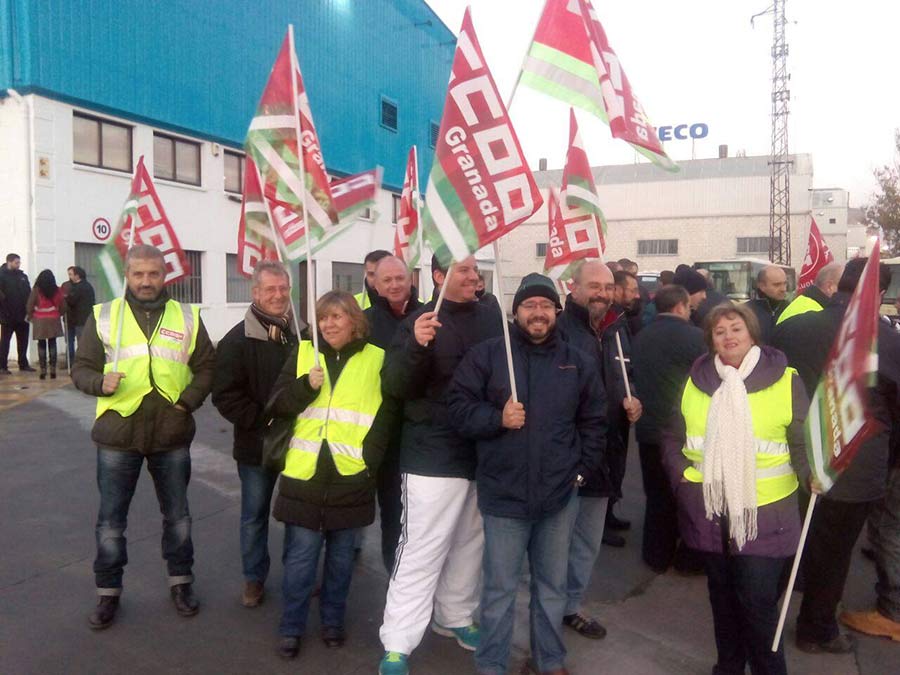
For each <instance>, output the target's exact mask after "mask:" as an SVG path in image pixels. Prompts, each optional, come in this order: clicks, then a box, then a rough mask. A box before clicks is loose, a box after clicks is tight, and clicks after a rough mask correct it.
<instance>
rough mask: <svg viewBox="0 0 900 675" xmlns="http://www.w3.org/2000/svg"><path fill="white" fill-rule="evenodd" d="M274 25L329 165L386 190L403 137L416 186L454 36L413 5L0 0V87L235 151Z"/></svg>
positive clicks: (269, 56)
mask: <svg viewBox="0 0 900 675" xmlns="http://www.w3.org/2000/svg"><path fill="white" fill-rule="evenodd" d="M288 23H293V24H294V30H295V35H296V41H297V53H298V56H299V59H300V68H301V70H302V72H303V78H304V81H305V83H306V87H307V90H308V92H309V97H310V103H311V106H312V111H313V117H314V119H315V123H316V127H317V129H318V131H319V136H320V139H321V142H322V149H323V152H324V155H325V161H326V163H327V164H328V167H329V169H331V170H332V171H335V172H340V173H355V172H358V171H363V170H365V169H368V168H371V167H372V166H373V165H375V164H381V165H382V166H383V167H384V170H385V174H384V182H385V184H386V186H392V187H398V186H400V185H401V184H402V182H403V171H404V168H405V160H406V153H407V152H408V150H409V147H410V146H411V145H412V144H413V143H415V144H417V145H418V147H419V171H420V174H421V176H422V182H423V183H424V182H425V176H426V175H427V171H428V170H429V169H430V167H431V159H432V151H431V148H430V147H429V145H428V134H429V123H430V122H431V121H432V120H433V121H435V122H439V121H440V116H441V112H442V109H443V103H444V93H445V90H446V85H447V79H448V76H449V72H450V64H451V60H452V58H453V50H454V47H455V39H454V35H453V34H452V33H451V32H450V31H449V30H448V29H447V27H446V26H444V25H443V24H442V23H441V21H440V20H439V19H438V18H437V17H436V16H435V15H434V13H433V12H432V11H431V10H430V8H429V7H428V6H427V5H426V4H425V2H424V1H423V0H291V1H288V0H257V1H253V2H250V1H245V0H215V1H214V0H0V91H2V90H4V89H7V88H10V87H12V88H16V89H17V90H18V91H19V92H20V93H26V92H37V93H41V94H44V95H47V96H50V97H52V98H57V99H60V100H65V101H69V102H72V103H75V104H79V105H83V106H85V107H88V108H91V109H95V110H100V111H108V112H110V113H114V114H118V115H122V116H124V117H128V118H130V119H134V120H136V121H142V122H148V123H150V124H154V125H157V126H161V127H165V128H169V129H173V130H176V131H182V132H185V133H187V134H191V135H196V136H200V137H203V138H208V139H210V140H215V141H219V142H222V143H225V144H229V145H234V146H240V145H241V144H242V143H243V139H244V135H245V133H246V130H247V125H248V124H249V122H250V118H251V117H252V115H253V112H254V110H255V108H256V103H257V101H258V99H259V95H260V92H261V91H262V88H263V86H264V84H265V81H266V77H267V76H268V73H269V69H270V68H271V66H272V62H273V60H274V59H275V55H276V54H277V52H278V48H279V46H280V44H281V40H282V38H283V37H284V34H285V31H286V29H287V24H288ZM417 24H418V25H417ZM382 95H384V96H386V97H388V98H390V99H391V100H393V101H395V102H396V103H397V105H398V110H399V114H398V131H397V132H392V131H389V130H387V129H385V128H383V127H382V126H381V125H380V124H379V120H380V117H379V116H380V111H381V108H380V98H381V96H382Z"/></svg>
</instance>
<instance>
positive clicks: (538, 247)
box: [534, 243, 547, 258]
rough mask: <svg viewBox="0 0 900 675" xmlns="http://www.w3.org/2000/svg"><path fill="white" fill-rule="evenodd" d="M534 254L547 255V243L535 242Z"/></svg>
mask: <svg viewBox="0 0 900 675" xmlns="http://www.w3.org/2000/svg"><path fill="white" fill-rule="evenodd" d="M534 255H535V257H537V258H546V257H547V244H546V243H538V244H535V246H534Z"/></svg>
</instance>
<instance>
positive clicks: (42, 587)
mask: <svg viewBox="0 0 900 675" xmlns="http://www.w3.org/2000/svg"><path fill="white" fill-rule="evenodd" d="M3 386H4V385H3V382H2V381H0V388H2V387H3ZM92 421H93V401H92V400H91V399H89V398H88V397H85V396H82V395H81V394H79V393H78V392H76V391H75V390H74V389H73V388H72V387H71V386H67V387H64V388H61V389H57V390H55V391H49V392H46V393H44V394H42V395H41V396H40V397H38V398H35V399H32V400H30V401H28V402H26V403H23V404H21V405H18V406H15V407H13V408H10V409H7V410H3V411H0V494H2V496H3V497H2V500H0V543H2V553H0V673H3V674H5V675H7V674H18V673H42V674H43V673H117V674H119V673H123V672H127V673H128V674H129V675H138V674H143V673H160V672H167V673H247V672H260V671H262V672H275V673H278V672H284V673H288V672H291V673H296V672H302V673H328V674H329V675H351V674H356V673H374V672H375V671H376V664H377V662H378V659H379V658H380V655H381V646H380V643H379V641H378V626H379V624H380V619H381V612H382V608H383V603H384V591H385V588H386V583H387V581H386V577H385V573H384V571H383V569H382V568H381V564H380V549H379V541H378V532H377V530H374V529H370V530H369V531H368V532H367V539H366V544H365V546H364V550H363V553H362V556H361V558H360V561H359V564H358V567H357V570H356V573H355V575H354V578H353V586H352V589H351V595H350V609H349V611H348V616H347V630H348V633H349V640H348V643H347V645H346V646H345V648H343V649H341V650H337V651H329V650H326V649H325V648H324V646H322V644H321V642H320V641H319V640H318V638H317V637H316V636H317V632H318V618H317V616H315V607H316V605H315V603H313V606H312V608H313V612H311V617H310V632H309V637H308V638H307V640H306V641H305V642H304V645H303V648H302V652H301V655H300V657H299V659H298V660H297V661H296V662H294V663H285V662H283V661H281V660H280V659H279V658H278V657H277V656H276V654H275V652H274V647H275V643H276V628H277V622H278V613H279V605H280V600H279V595H278V589H279V587H280V582H281V566H280V563H278V562H277V561H278V560H279V556H280V549H281V546H280V541H279V539H280V533H281V528H280V526H278V525H277V524H276V525H274V527H273V529H274V533H275V537H274V540H273V542H272V545H271V549H272V556H273V560H275V561H276V562H274V563H273V570H272V575H271V579H270V581H269V585H268V587H269V593H270V595H269V598H268V600H267V602H266V604H265V605H264V606H263V607H261V608H259V609H257V610H247V609H244V608H243V607H241V606H240V603H239V600H238V596H239V588H240V583H241V574H240V558H239V553H238V517H239V483H238V480H237V476H236V472H235V467H234V463H233V461H232V459H231V454H230V427H229V426H228V424H227V423H226V422H224V421H223V420H222V418H220V417H219V416H218V414H217V413H216V412H215V410H214V409H213V408H212V407H211V406H208V405H207V406H204V408H203V409H202V410H201V412H200V413H199V414H198V435H197V441H196V442H195V444H194V447H193V452H192V456H193V476H192V482H191V488H190V500H191V511H192V513H193V517H194V542H195V548H196V557H197V562H196V567H195V574H196V577H197V583H196V586H197V591H198V594H199V596H200V598H201V601H202V603H203V606H202V609H201V612H200V614H199V615H198V616H197V617H195V618H192V619H182V618H180V617H178V616H177V615H176V614H175V611H174V609H173V608H172V607H171V604H170V601H169V599H168V595H167V589H166V580H165V576H166V575H165V565H164V563H163V562H162V560H161V559H160V553H159V540H160V532H161V529H160V517H159V514H158V507H157V504H156V501H155V496H154V494H153V489H152V483H151V482H150V480H149V475H145V476H143V477H142V478H141V481H140V483H139V487H138V491H137V494H136V496H135V500H134V503H133V504H132V508H131V521H130V523H129V528H128V540H129V541H128V544H129V549H128V551H129V558H130V562H129V564H128V567H127V571H126V579H125V584H126V589H125V595H124V596H123V600H122V608H121V610H120V612H119V617H118V619H117V622H116V624H115V625H113V626H112V627H111V628H110V629H109V630H107V631H103V632H101V633H93V632H92V631H90V630H89V629H88V627H87V622H86V617H87V615H88V614H89V613H90V610H91V608H92V605H93V602H94V591H93V575H92V573H91V562H92V560H93V556H94V543H93V526H94V519H95V517H96V508H97V493H96V487H95V459H94V449H93V447H92V445H91V443H90V438H89V430H90V426H91V424H92ZM634 454H635V453H632V459H634V456H633V455H634ZM627 482H628V486H627V488H626V489H627V492H628V495H627V498H626V500H625V502H624V503H623V513H624V514H625V515H626V516H628V517H630V518H632V520H633V521H634V522H635V523H637V520H638V516H639V515H640V513H641V511H642V508H643V506H642V504H643V496H642V492H641V488H640V480H639V475H638V467H637V464H636V462H632V464H631V466H630V467H629V476H628V479H627ZM628 537H629V540H630V541H629V546H628V547H626V548H625V549H624V550H612V549H609V548H606V547H605V548H604V549H603V552H602V554H601V560H600V561H599V562H598V566H597V570H596V573H595V577H594V582H593V585H592V587H591V589H590V597H589V602H588V610H589V611H591V612H593V613H595V614H596V615H597V616H599V617H600V619H601V621H602V622H603V623H604V624H605V625H606V626H607V627H608V629H609V635H608V636H607V638H606V639H605V640H603V641H600V642H593V641H589V640H585V639H583V638H580V637H579V636H577V635H574V634H572V633H569V635H568V638H567V643H568V646H569V650H570V667H571V670H572V672H573V673H575V674H576V675H588V674H595V673H616V674H617V675H630V674H634V675H652V674H656V673H659V674H667V675H682V674H683V675H688V674H691V675H693V674H701V673H709V672H710V670H711V667H712V663H713V661H714V658H715V648H714V645H713V639H712V620H711V616H710V610H709V605H708V602H707V595H706V588H705V583H704V580H703V579H702V578H683V577H680V576H677V575H675V574H672V573H669V574H665V575H662V576H655V575H653V574H652V573H651V572H650V571H649V570H648V569H647V568H646V567H644V566H643V565H642V564H641V562H640V560H639V556H638V548H637V545H636V543H637V542H639V541H640V531H639V529H638V530H637V531H634V532H631V533H629V535H628ZM873 584H874V571H873V569H872V568H871V565H870V564H869V563H867V562H866V561H865V560H864V559H863V558H862V557H860V556H857V557H856V558H855V559H854V566H853V572H852V578H851V581H850V583H849V585H848V589H847V593H846V596H845V601H846V602H847V604H848V605H849V606H851V607H853V608H858V607H864V606H866V605H868V604H870V603H872V601H873V591H872V586H873ZM795 597H797V596H795ZM795 613H796V607H795V608H794V614H795ZM517 616H518V618H517V629H516V645H517V649H516V653H515V663H514V665H515V667H516V668H518V666H519V664H521V662H522V659H523V658H524V654H525V652H524V651H523V650H524V648H525V647H526V646H527V624H526V621H527V593H526V592H525V590H524V588H523V592H522V593H521V594H520V598H519V607H518V613H517ZM792 626H793V622H790V628H789V629H788V632H787V638H788V641H787V644H788V665H789V668H790V671H791V672H792V673H809V674H814V675H832V674H833V675H845V674H856V673H862V674H864V675H883V674H885V673H897V672H900V668H898V666H897V664H898V663H900V647H898V646H896V645H892V644H891V643H888V642H885V641H881V640H874V639H869V638H863V639H862V640H861V641H860V645H859V648H858V650H857V653H856V654H855V655H850V656H842V657H833V656H808V655H805V654H801V653H798V652H797V651H796V650H795V649H794V648H793V644H792V640H793V627H792ZM411 665H412V669H413V672H414V673H416V674H420V675H425V674H429V675H450V674H456V673H469V672H473V666H472V659H471V656H470V655H469V654H468V653H466V652H463V651H462V650H460V649H459V648H458V647H456V646H455V644H454V643H452V642H451V641H449V640H446V639H444V638H440V637H438V636H435V635H431V634H430V633H429V634H428V635H427V636H426V638H425V641H424V643H423V645H422V646H421V647H420V649H419V650H417V651H416V653H415V654H414V656H413V657H412V659H411Z"/></svg>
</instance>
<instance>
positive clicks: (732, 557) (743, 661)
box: [663, 305, 809, 675]
mask: <svg viewBox="0 0 900 675" xmlns="http://www.w3.org/2000/svg"><path fill="white" fill-rule="evenodd" d="M704 333H705V337H706V343H707V346H708V347H709V354H706V355H705V356H702V357H700V358H699V359H698V360H697V361H696V362H695V363H694V365H693V367H692V368H691V373H690V377H689V379H688V381H687V383H686V385H685V389H684V393H683V394H682V398H681V402H680V407H679V410H678V414H677V415H675V416H674V418H673V425H672V428H671V429H670V430H669V433H668V434H667V435H666V438H665V440H664V447H663V455H664V457H663V461H664V464H665V465H666V469H667V471H668V473H669V477H670V480H671V482H672V485H673V490H674V492H675V495H676V499H677V502H678V520H679V529H680V531H681V536H682V539H683V540H684V542H685V544H686V545H687V546H688V547H689V548H692V549H694V550H697V551H700V552H702V553H703V555H704V561H705V568H706V574H707V578H708V585H709V600H710V605H711V606H712V613H713V626H714V630H715V638H716V648H717V650H718V662H717V664H716V666H715V667H714V669H713V673H714V674H717V675H726V674H731V673H744V669H745V667H746V665H747V663H748V662H749V664H750V668H751V671H752V672H753V673H754V675H763V674H764V675H780V674H783V673H786V672H787V667H786V665H785V660H784V652H783V648H781V647H779V650H778V652H774V653H773V652H772V651H771V644H772V638H773V636H774V634H775V627H776V625H777V622H778V599H779V597H780V596H781V593H782V591H783V590H784V580H785V577H786V574H785V571H786V569H787V568H788V564H789V562H790V559H791V557H792V556H793V555H794V553H795V552H796V550H797V543H798V541H799V538H800V516H799V511H798V508H797V487H798V476H799V479H800V480H803V481H808V480H809V468H808V465H807V462H806V449H805V441H804V433H803V422H804V420H805V418H806V413H807V410H808V408H809V401H808V399H807V396H806V392H805V390H804V387H803V384H802V382H801V380H800V378H799V376H798V375H797V373H796V371H795V370H794V369H792V368H789V367H788V365H787V359H786V357H785V356H784V354H782V353H781V352H779V351H778V350H776V349H772V348H770V347H760V346H759V345H760V333H759V325H758V323H757V321H756V317H755V316H754V315H753V313H752V312H751V311H749V310H748V309H747V308H746V307H745V306H743V305H736V306H735V305H719V306H717V307H715V308H714V309H712V310H711V311H710V313H709V314H708V316H707V318H706V322H705V328H704Z"/></svg>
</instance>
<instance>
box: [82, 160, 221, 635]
mask: <svg viewBox="0 0 900 675" xmlns="http://www.w3.org/2000/svg"><path fill="white" fill-rule="evenodd" d="M126 231H130V233H128V234H126ZM126 239H127V245H126V244H124V243H123V242H124V241H125V240H126ZM114 242H116V243H117V244H118V245H120V246H121V249H120V252H121V253H122V254H123V256H122V257H124V270H125V283H124V284H123V286H124V289H125V290H124V292H123V295H122V297H118V298H116V299H115V300H112V301H111V302H107V303H103V304H102V305H95V306H94V312H93V314H92V315H91V316H90V317H89V318H88V320H87V323H86V324H85V328H84V332H83V333H82V340H83V341H82V342H81V344H79V348H78V354H77V356H76V359H75V365H74V367H73V369H72V381H73V382H74V383H75V386H76V387H77V388H78V389H79V390H81V391H83V392H84V393H86V394H89V395H91V396H96V397H97V412H96V417H97V419H96V421H95V423H94V428H93V430H92V432H91V438H92V439H93V440H94V442H95V443H96V444H97V484H98V487H99V489H100V510H99V514H98V516H97V527H96V538H97V557H96V559H95V561H94V574H95V581H96V585H97V593H98V595H99V600H98V603H97V607H96V609H95V610H94V612H93V613H92V614H91V616H90V618H89V619H88V622H89V624H90V627H91V628H93V629H95V630H98V629H103V628H107V627H108V626H110V625H111V624H112V622H113V620H114V619H115V615H116V611H117V610H118V607H119V597H120V595H121V594H122V579H123V575H124V567H125V564H126V562H127V553H126V548H125V536H124V534H125V528H126V523H127V517H128V509H129V505H130V503H131V498H132V496H133V495H134V490H135V487H136V486H137V481H138V478H139V477H140V472H141V467H142V465H143V462H144V458H145V457H146V460H147V467H148V469H149V471H150V475H151V476H152V478H153V483H154V486H155V488H156V494H157V498H158V500H159V506H160V511H162V514H163V539H162V548H163V558H165V560H166V563H167V567H168V573H169V588H170V595H171V597H172V601H173V603H174V605H175V609H176V611H177V612H178V614H180V615H181V616H193V615H194V614H196V613H197V611H198V609H199V604H198V602H197V600H196V598H195V597H194V594H193V590H192V583H193V580H194V578H193V574H192V567H193V562H194V549H193V542H192V539H191V515H190V511H189V509H188V501H187V486H188V482H189V480H190V472H191V457H190V444H191V441H192V440H193V437H194V431H195V427H194V421H193V419H192V416H191V413H192V411H194V410H196V409H197V408H199V407H200V405H201V404H202V403H203V400H204V399H205V398H206V396H207V394H208V393H209V390H210V387H211V385H212V377H213V371H214V369H215V351H214V349H213V346H212V343H211V342H210V339H209V336H208V335H207V333H206V328H205V327H204V325H203V322H202V320H201V319H200V309H199V308H198V307H197V306H192V305H186V304H182V303H180V302H176V301H175V300H172V299H171V298H170V297H169V295H168V293H167V292H166V290H165V284H166V283H168V282H170V281H171V280H172V279H173V278H178V277H179V276H181V275H182V274H183V273H184V268H183V266H182V260H183V252H182V251H181V249H180V246H179V245H178V240H177V238H176V237H175V233H174V231H173V230H172V226H171V224H170V223H169V222H168V219H167V217H166V215H165V212H164V211H163V210H162V204H161V203H160V201H159V198H158V197H157V195H156V191H155V189H154V187H153V184H152V181H151V180H150V177H149V174H148V173H147V171H146V169H145V168H144V164H143V158H141V160H140V161H139V162H138V166H137V169H136V171H135V177H134V181H133V183H132V189H131V195H130V197H129V199H128V201H127V202H126V204H125V210H124V213H123V215H122V218H121V219H120V225H119V231H118V232H117V234H116V237H115V239H114ZM138 242H141V243H138ZM148 242H152V243H155V244H158V245H160V246H165V248H166V250H168V251H170V253H169V254H168V255H164V253H163V252H162V251H161V250H160V249H159V248H157V247H155V246H152V245H149V243H148ZM112 255H116V256H117V255H118V253H114V254H112ZM107 263H108V266H107V269H108V270H109V269H115V268H117V267H118V266H119V265H121V264H122V262H121V259H115V258H113V257H111V255H110V256H107ZM179 268H181V269H179ZM116 284H118V280H116Z"/></svg>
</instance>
